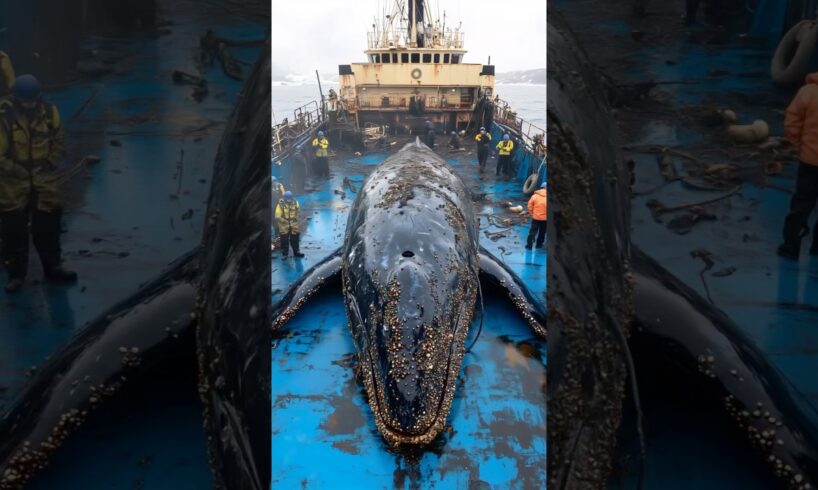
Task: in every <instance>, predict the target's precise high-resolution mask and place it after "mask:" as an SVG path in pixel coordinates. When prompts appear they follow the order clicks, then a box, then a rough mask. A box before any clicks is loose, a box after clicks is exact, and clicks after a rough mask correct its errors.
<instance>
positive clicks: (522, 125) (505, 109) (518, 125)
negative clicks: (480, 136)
mask: <svg viewBox="0 0 818 490" xmlns="http://www.w3.org/2000/svg"><path fill="white" fill-rule="evenodd" d="M494 120H495V121H496V122H498V123H500V124H502V125H503V126H507V127H509V128H511V129H513V130H515V131H516V132H518V133H519V134H520V136H521V137H522V139H523V142H524V143H525V145H526V147H527V148H528V149H529V150H530V151H531V152H533V153H534V154H535V155H537V156H542V157H544V156H545V154H546V150H547V146H546V141H545V130H544V129H542V128H540V127H538V126H535V125H534V124H531V123H530V122H528V121H526V120H525V119H523V118H521V117H519V116H517V112H516V111H513V110H511V106H510V105H509V104H508V102H505V101H504V100H502V99H500V98H499V97H495V98H494Z"/></svg>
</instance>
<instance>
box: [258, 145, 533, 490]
mask: <svg viewBox="0 0 818 490" xmlns="http://www.w3.org/2000/svg"><path fill="white" fill-rule="evenodd" d="M402 143H403V140H401V141H399V142H398V143H396V144H395V145H394V146H392V147H391V150H394V151H396V150H397V149H399V148H401V146H402ZM438 144H440V141H438ZM438 153H439V154H440V155H441V156H443V157H444V158H446V159H448V160H449V163H450V164H451V165H452V166H453V168H454V169H455V171H457V172H458V174H459V175H460V176H461V177H463V178H464V180H465V181H466V183H467V186H469V187H470V188H472V189H473V190H474V191H475V193H477V194H481V193H485V194H486V195H487V198H488V200H486V201H481V202H476V203H475V204H474V205H475V211H476V212H477V213H478V214H480V215H481V216H480V220H481V235H480V244H481V245H482V246H484V247H486V248H487V249H489V250H490V251H492V252H493V253H494V254H496V255H497V256H498V257H499V256H502V257H503V260H504V261H505V262H506V263H507V264H508V265H509V266H510V267H511V268H512V269H513V270H514V271H515V272H516V273H517V274H518V275H519V276H520V277H521V278H522V280H523V281H524V282H525V283H526V284H527V286H528V287H529V288H530V289H531V290H532V292H533V293H534V295H535V297H538V298H541V300H542V301H544V299H545V281H546V274H545V262H546V253H545V250H533V251H528V250H525V249H524V248H523V246H524V245H525V236H526V235H527V233H528V224H524V225H517V226H513V227H511V228H498V227H497V226H493V225H489V223H488V219H489V218H488V216H489V215H492V216H494V217H496V218H499V219H502V218H504V217H509V216H512V214H511V213H509V212H508V211H506V210H505V209H504V205H505V203H506V202H509V201H510V202H513V203H514V204H523V205H525V202H526V201H527V199H526V198H525V197H524V196H523V194H522V190H521V189H522V184H521V183H519V182H516V181H515V182H501V181H497V180H496V179H495V177H494V174H493V164H494V160H493V159H490V160H489V163H488V165H489V168H492V171H491V173H489V172H486V174H485V177H484V179H482V180H481V179H479V175H478V174H477V169H478V168H477V161H476V154H475V152H474V150H473V149H470V151H467V152H463V153H453V154H449V153H448V152H447V151H445V150H441V149H440V148H439V147H438ZM387 156H388V153H387V152H373V153H368V154H365V155H363V156H359V157H356V156H354V155H351V154H348V153H341V154H339V155H337V156H336V157H334V158H331V159H330V161H331V167H332V175H331V179H330V181H329V182H319V181H316V180H312V181H309V182H308V185H307V188H308V192H307V193H306V194H305V195H303V196H298V199H299V201H300V203H301V206H302V215H305V216H307V217H308V221H307V223H306V227H303V225H302V238H301V245H302V247H301V248H302V252H304V253H305V254H306V257H305V258H304V259H301V260H300V261H294V259H292V258H291V259H289V260H288V261H287V262H282V261H281V260H280V255H279V254H278V253H275V254H274V256H273V264H272V265H273V271H272V281H273V301H274V302H275V301H276V300H277V299H279V298H280V297H281V295H282V294H283V291H284V290H286V287H287V285H288V284H289V283H291V282H292V281H294V280H295V279H296V278H298V277H299V276H300V275H301V274H302V273H303V272H304V271H306V270H307V269H309V268H310V267H311V266H312V265H314V264H315V263H317V262H318V261H320V260H321V259H323V258H324V257H325V256H327V255H329V254H331V253H332V252H333V251H334V250H335V249H337V248H338V247H339V246H340V245H341V242H342V239H343V235H344V230H345V228H346V219H347V215H348V213H349V208H350V206H351V204H352V201H353V200H354V195H353V194H351V193H350V192H349V191H347V192H346V195H345V196H343V197H342V196H341V195H339V194H336V193H334V192H333V191H334V190H336V189H337V190H341V189H342V182H343V179H344V177H347V178H349V179H350V180H352V181H353V182H354V183H355V184H356V187H360V184H361V183H362V182H363V180H364V178H365V176H366V175H367V174H368V172H369V171H371V170H372V169H373V168H374V167H375V166H376V165H378V164H379V163H380V162H382V161H383V160H384V159H385V158H386V157H387ZM492 219H493V218H492ZM504 230H505V236H502V237H498V239H497V240H496V241H494V240H491V239H489V238H488V237H487V236H486V234H485V232H486V231H488V232H497V231H504ZM485 313H486V316H485V319H484V324H483V330H482V333H481V334H480V337H479V339H478V340H477V343H476V344H475V346H474V348H473V350H472V352H471V353H470V354H467V355H466V357H465V358H464V362H463V367H462V368H461V372H460V378H459V381H458V389H457V392H456V395H455V401H454V405H453V408H452V412H451V414H450V416H449V419H448V425H449V426H450V427H451V430H450V431H448V432H444V435H443V436H442V437H441V438H440V439H438V440H436V441H435V442H434V443H433V444H432V447H431V448H430V449H429V450H428V451H425V452H423V453H421V454H418V455H408V454H397V453H394V452H392V451H390V450H389V449H388V448H387V447H386V446H385V444H384V442H383V439H382V438H381V436H380V434H379V433H378V432H377V430H376V429H375V424H374V419H373V417H372V414H371V411H370V409H369V406H368V405H367V403H366V401H365V398H364V394H363V389H362V386H361V385H360V384H359V383H357V381H356V377H355V363H356V360H355V355H354V353H355V350H354V347H353V345H352V340H351V337H350V335H349V332H348V328H347V325H346V319H345V313H344V307H343V300H342V297H341V293H340V288H338V290H327V291H325V292H324V293H322V294H320V295H318V296H316V297H315V298H313V299H312V300H310V302H309V303H308V304H307V305H306V306H305V308H304V309H303V310H302V311H301V312H300V313H299V314H298V315H296V316H295V317H294V318H293V320H291V321H290V323H289V324H288V326H287V327H286V328H285V329H284V331H282V332H280V333H279V334H277V335H276V340H275V342H274V344H273V351H272V380H273V393H272V402H273V407H272V421H273V437H272V441H273V460H272V466H273V485H274V486H275V488H304V487H303V486H302V485H306V488H364V487H366V488H439V489H443V488H466V487H467V486H468V487H471V486H476V487H478V488H538V487H540V486H542V485H543V484H544V481H545V448H546V426H545V415H546V408H545V391H544V390H545V366H544V363H545V343H544V342H543V341H541V340H539V339H537V338H535V337H534V335H533V332H532V331H531V330H530V328H529V327H528V326H527V324H526V323H525V321H524V320H523V319H522V317H521V316H520V315H519V314H518V313H517V312H516V310H514V309H513V307H512V306H511V305H509V304H508V303H507V302H506V301H505V300H504V299H503V298H492V297H486V298H485ZM478 324H479V315H477V316H476V319H475V322H474V323H473V324H472V328H471V333H470V335H469V338H468V340H467V345H468V344H469V343H471V341H472V340H473V339H474V336H475V333H476V331H477V327H478ZM319 461H320V464H316V462H319ZM481 482H482V483H481Z"/></svg>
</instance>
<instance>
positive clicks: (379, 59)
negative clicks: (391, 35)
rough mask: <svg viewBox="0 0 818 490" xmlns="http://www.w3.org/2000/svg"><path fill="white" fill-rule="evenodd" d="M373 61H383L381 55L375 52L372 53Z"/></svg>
mask: <svg viewBox="0 0 818 490" xmlns="http://www.w3.org/2000/svg"><path fill="white" fill-rule="evenodd" d="M372 62H373V63H380V62H381V55H379V54H373V55H372Z"/></svg>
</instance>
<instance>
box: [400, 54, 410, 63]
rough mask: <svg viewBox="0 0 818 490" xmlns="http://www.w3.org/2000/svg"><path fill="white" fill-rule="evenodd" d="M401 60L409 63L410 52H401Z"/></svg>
mask: <svg viewBox="0 0 818 490" xmlns="http://www.w3.org/2000/svg"><path fill="white" fill-rule="evenodd" d="M400 62H401V63H409V53H401V54H400Z"/></svg>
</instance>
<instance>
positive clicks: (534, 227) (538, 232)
mask: <svg viewBox="0 0 818 490" xmlns="http://www.w3.org/2000/svg"><path fill="white" fill-rule="evenodd" d="M528 214H530V215H531V229H530V230H529V231H528V240H527V241H526V244H525V248H526V249H527V250H531V245H533V244H534V238H535V237H536V238H537V248H542V247H543V243H545V224H546V222H547V220H548V190H547V189H546V188H545V182H543V184H542V186H541V187H540V188H539V189H537V190H536V191H534V195H533V196H531V199H529V200H528Z"/></svg>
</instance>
